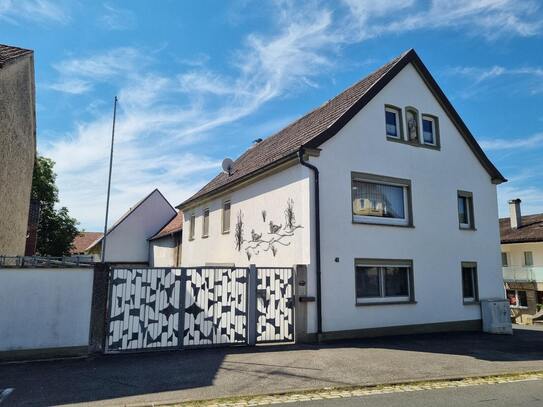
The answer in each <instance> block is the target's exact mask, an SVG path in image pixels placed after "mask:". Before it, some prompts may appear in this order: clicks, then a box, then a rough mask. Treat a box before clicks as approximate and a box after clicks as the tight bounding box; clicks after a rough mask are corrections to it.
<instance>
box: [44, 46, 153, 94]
mask: <svg viewBox="0 0 543 407" xmlns="http://www.w3.org/2000/svg"><path fill="white" fill-rule="evenodd" d="M149 63H150V57H149V56H146V55H144V54H142V53H141V52H140V51H139V50H137V49H136V48H131V47H121V48H115V49H112V50H109V51H106V52H102V53H95V54H92V55H87V56H85V57H79V58H71V59H66V60H63V61H61V62H59V63H57V64H55V65H53V67H54V68H55V70H57V71H58V73H59V79H58V80H57V81H56V82H54V83H51V84H47V85H46V86H45V87H46V88H48V89H52V90H55V91H58V92H65V93H71V94H82V93H86V92H88V91H90V90H91V89H92V88H93V86H94V85H95V84H97V83H100V82H107V81H111V80H112V79H113V78H119V77H123V78H125V79H126V78H127V77H128V78H134V77H135V74H136V73H137V72H140V71H141V70H143V69H145V68H146V66H147V65H148V64H149Z"/></svg>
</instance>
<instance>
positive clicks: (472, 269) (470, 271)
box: [462, 262, 479, 303]
mask: <svg viewBox="0 0 543 407" xmlns="http://www.w3.org/2000/svg"><path fill="white" fill-rule="evenodd" d="M462 297H463V298H464V302H465V303H470V302H477V301H479V290H478V287H477V264H476V263H474V262H462Z"/></svg>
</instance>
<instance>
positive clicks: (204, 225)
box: [202, 208, 209, 237]
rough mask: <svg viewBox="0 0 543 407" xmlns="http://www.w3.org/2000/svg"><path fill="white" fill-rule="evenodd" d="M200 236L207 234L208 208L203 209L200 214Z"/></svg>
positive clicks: (206, 235)
mask: <svg viewBox="0 0 543 407" xmlns="http://www.w3.org/2000/svg"><path fill="white" fill-rule="evenodd" d="M202 218H203V219H202V237H208V236H209V208H206V209H204V212H203V214H202Z"/></svg>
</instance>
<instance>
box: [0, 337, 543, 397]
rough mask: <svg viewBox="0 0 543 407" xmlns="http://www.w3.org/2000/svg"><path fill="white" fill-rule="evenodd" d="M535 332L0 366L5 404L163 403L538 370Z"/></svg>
mask: <svg viewBox="0 0 543 407" xmlns="http://www.w3.org/2000/svg"><path fill="white" fill-rule="evenodd" d="M542 343H543V331H541V330H533V329H515V334H514V335H513V336H499V335H488V334H483V333H451V334H429V335H413V336H396V337H388V338H376V339H365V340H357V341H343V342H336V343H333V344H325V345H304V346H302V345H295V346H294V345H290V346H260V347H257V348H216V349H199V350H188V351H178V352H159V353H146V354H130V355H128V354H127V355H115V356H104V357H98V358H89V359H78V360H62V361H51V362H31V363H19V364H4V365H0V393H1V392H2V389H6V388H11V389H14V390H13V391H12V392H11V394H9V395H8V396H7V397H5V399H4V401H3V403H2V404H1V406H2V407H4V405H6V406H7V405H53V404H69V403H78V402H83V403H89V402H95V403H96V404H98V405H101V404H103V405H119V404H133V403H151V402H171V401H182V400H194V399H209V398H215V397H223V396H232V395H248V394H261V393H271V392H284V391H293V390H301V389H313V388H323V387H328V386H345V385H364V384H379V383H391V382H404V381H412V380H426V379H436V378H451V377H466V376H474V375H487V374H501V373H511V372H527V371H543V346H541V344H542Z"/></svg>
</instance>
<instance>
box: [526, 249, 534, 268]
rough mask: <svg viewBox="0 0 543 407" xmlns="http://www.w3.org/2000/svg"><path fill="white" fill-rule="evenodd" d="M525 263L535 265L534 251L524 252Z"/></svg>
mask: <svg viewBox="0 0 543 407" xmlns="http://www.w3.org/2000/svg"><path fill="white" fill-rule="evenodd" d="M524 265H525V266H533V265H534V255H533V253H532V252H524Z"/></svg>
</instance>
